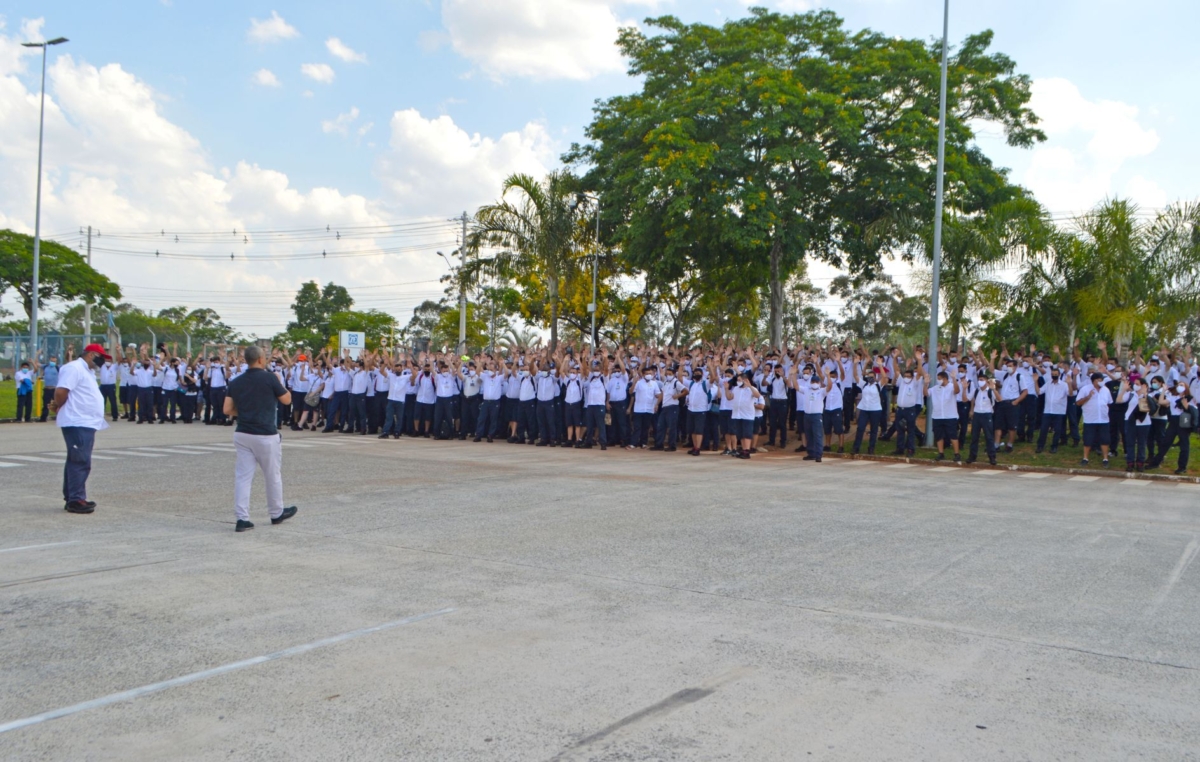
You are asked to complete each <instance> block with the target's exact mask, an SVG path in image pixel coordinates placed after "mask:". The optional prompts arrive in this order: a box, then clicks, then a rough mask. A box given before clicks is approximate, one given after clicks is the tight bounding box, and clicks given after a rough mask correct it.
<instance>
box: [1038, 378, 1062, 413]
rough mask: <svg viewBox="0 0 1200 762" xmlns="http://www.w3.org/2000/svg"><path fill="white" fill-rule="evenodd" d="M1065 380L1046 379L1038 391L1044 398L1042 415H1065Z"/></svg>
mask: <svg viewBox="0 0 1200 762" xmlns="http://www.w3.org/2000/svg"><path fill="white" fill-rule="evenodd" d="M1067 392H1068V389H1067V382H1066V381H1063V380H1062V379H1061V378H1060V379H1059V380H1058V382H1057V383H1055V382H1054V381H1051V380H1049V379H1047V381H1046V383H1045V384H1043V385H1042V388H1041V389H1039V390H1038V393H1039V394H1041V395H1042V396H1043V397H1044V398H1045V407H1044V408H1043V410H1042V412H1043V414H1044V415H1066V414H1067Z"/></svg>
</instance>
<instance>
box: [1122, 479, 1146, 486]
mask: <svg viewBox="0 0 1200 762" xmlns="http://www.w3.org/2000/svg"><path fill="white" fill-rule="evenodd" d="M1117 483H1118V484H1124V485H1125V486H1127V487H1145V486H1146V485H1147V484H1149V482H1144V481H1142V480H1141V479H1122V480H1121V481H1119V482H1117Z"/></svg>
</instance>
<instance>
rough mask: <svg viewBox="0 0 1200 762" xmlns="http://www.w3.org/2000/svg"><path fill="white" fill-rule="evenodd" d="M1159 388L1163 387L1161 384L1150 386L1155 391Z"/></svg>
mask: <svg viewBox="0 0 1200 762" xmlns="http://www.w3.org/2000/svg"><path fill="white" fill-rule="evenodd" d="M1159 386H1161V384H1150V388H1151V389H1155V390H1157V389H1158V387H1159Z"/></svg>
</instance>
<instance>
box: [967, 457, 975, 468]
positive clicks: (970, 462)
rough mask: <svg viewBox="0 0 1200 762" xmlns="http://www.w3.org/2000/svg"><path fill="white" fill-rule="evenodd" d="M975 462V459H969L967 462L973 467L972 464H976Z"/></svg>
mask: <svg viewBox="0 0 1200 762" xmlns="http://www.w3.org/2000/svg"><path fill="white" fill-rule="evenodd" d="M974 462H975V459H974V458H967V460H966V464H967V465H968V466H969V465H971V464H972V463H974Z"/></svg>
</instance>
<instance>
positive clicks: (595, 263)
mask: <svg viewBox="0 0 1200 762" xmlns="http://www.w3.org/2000/svg"><path fill="white" fill-rule="evenodd" d="M599 268H600V197H599V196H597V197H596V250H595V251H594V252H592V303H591V304H589V305H588V309H589V310H591V312H592V351H595V349H596V343H597V342H596V311H597V310H598V309H599V307H598V306H597V301H596V296H597V295H596V272H597V270H599Z"/></svg>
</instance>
